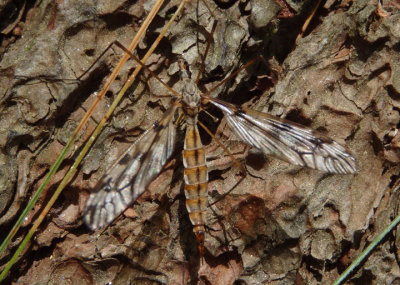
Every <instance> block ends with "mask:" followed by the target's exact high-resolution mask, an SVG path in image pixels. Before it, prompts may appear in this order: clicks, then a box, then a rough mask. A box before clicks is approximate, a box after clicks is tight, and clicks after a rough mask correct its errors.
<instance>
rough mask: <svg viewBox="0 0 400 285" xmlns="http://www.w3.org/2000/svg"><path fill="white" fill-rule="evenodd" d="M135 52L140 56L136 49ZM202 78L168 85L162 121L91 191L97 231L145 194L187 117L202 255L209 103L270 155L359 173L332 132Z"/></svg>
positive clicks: (188, 179) (186, 153)
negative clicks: (260, 107)
mask: <svg viewBox="0 0 400 285" xmlns="http://www.w3.org/2000/svg"><path fill="white" fill-rule="evenodd" d="M126 52H129V51H126ZM131 57H133V58H135V57H134V56H133V55H132V54H131ZM135 60H137V59H135ZM140 64H142V63H140ZM247 65H248V64H246V65H245V66H247ZM245 66H244V67H245ZM244 67H242V68H241V69H239V71H240V70H242V69H243V68H244ZM150 72H151V71H150ZM236 73H237V72H236ZM236 73H234V74H236ZM152 75H153V76H155V75H154V74H152ZM198 78H199V76H198ZM198 78H197V79H196V80H192V79H191V78H189V76H187V77H185V78H183V79H182V80H183V82H182V86H183V88H182V90H181V92H180V93H178V92H176V91H174V90H173V89H171V88H170V87H167V88H168V89H169V90H170V91H172V92H173V94H174V95H175V96H174V99H173V102H172V105H171V107H170V108H169V109H167V111H166V112H165V113H164V115H163V117H162V118H161V120H159V121H156V122H154V123H153V125H152V127H151V128H150V129H148V130H147V131H145V132H144V133H143V134H142V135H141V136H140V137H139V138H138V139H137V140H136V141H135V142H134V143H133V144H132V145H131V146H130V147H129V148H128V149H127V150H126V152H125V153H124V154H123V155H122V156H121V157H120V159H118V160H117V161H116V162H115V163H114V165H113V166H112V167H111V169H110V170H109V171H108V173H106V174H105V175H104V176H103V177H102V178H101V180H100V181H99V183H98V184H97V185H96V187H95V190H94V191H93V192H92V193H91V194H90V196H89V198H88V200H87V202H86V206H85V210H84V221H85V223H86V224H87V225H88V227H89V228H91V229H92V230H95V229H98V228H102V227H104V226H106V225H108V224H110V223H111V222H112V221H113V220H114V219H115V218H117V217H118V216H119V215H120V214H121V213H122V212H124V211H125V209H126V208H127V207H129V206H130V205H131V204H133V202H134V201H135V200H136V199H137V198H138V197H139V196H140V195H142V193H143V192H144V191H145V190H146V188H147V187H148V186H149V184H150V183H151V182H152V181H153V180H154V179H155V178H156V177H157V176H158V174H159V173H160V172H161V170H162V169H163V167H164V165H165V164H166V162H167V161H168V159H169V158H170V157H171V154H172V153H173V151H174V146H175V140H176V132H177V131H176V129H177V126H178V121H180V119H181V118H182V117H183V118H184V119H185V120H186V134H185V139H184V148H183V151H182V156H183V165H184V168H185V169H184V181H185V186H184V191H185V196H186V208H187V211H188V213H189V218H190V221H191V223H192V225H193V231H194V234H195V236H196V240H197V242H198V249H199V253H200V255H201V256H203V254H204V234H205V225H206V208H207V205H208V196H207V191H208V170H207V164H206V156H205V150H204V146H203V144H202V142H201V139H200V134H199V130H198V127H197V124H198V114H199V112H200V111H202V110H205V109H206V107H207V105H209V104H211V105H214V106H215V107H217V108H218V109H220V110H221V111H222V113H223V114H224V116H225V117H226V119H227V122H228V125H229V127H230V128H231V129H232V130H233V132H234V134H236V136H237V137H238V138H239V139H241V140H242V141H243V142H245V143H246V144H248V145H249V146H252V147H255V148H257V149H259V150H261V151H262V152H263V153H264V154H266V155H272V156H275V157H278V158H280V159H282V160H285V161H287V162H289V163H291V164H294V165H298V166H303V167H309V168H313V169H317V170H321V171H324V172H328V173H337V174H351V173H355V172H356V162H355V159H354V157H353V156H352V155H351V154H349V153H348V152H347V151H346V149H345V148H344V147H343V146H341V145H340V144H339V143H337V142H335V141H334V140H332V139H330V138H329V137H327V136H325V135H323V134H321V133H318V132H316V131H314V130H312V129H309V128H306V127H304V126H301V125H299V124H296V123H292V122H289V121H287V120H284V119H280V118H277V117H275V116H272V115H270V114H267V113H263V112H259V111H255V110H252V109H249V108H244V107H239V106H236V105H233V104H231V103H228V102H225V101H223V100H220V99H217V98H213V97H211V96H210V93H211V92H212V91H214V90H215V89H216V88H217V87H219V86H220V84H218V85H217V86H216V87H214V88H212V89H211V90H209V91H207V92H204V93H203V92H201V91H200V89H199V88H198V86H197V82H198ZM157 80H160V79H157ZM160 82H161V83H162V84H164V85H166V84H165V83H163V82H162V81H161V80H160ZM223 82H225V80H224V81H223ZM199 123H200V122H199Z"/></svg>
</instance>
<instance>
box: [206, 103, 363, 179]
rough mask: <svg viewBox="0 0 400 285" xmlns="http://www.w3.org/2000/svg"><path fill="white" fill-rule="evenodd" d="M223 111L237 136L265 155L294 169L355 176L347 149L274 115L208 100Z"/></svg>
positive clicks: (354, 163)
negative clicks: (302, 167) (293, 166)
mask: <svg viewBox="0 0 400 285" xmlns="http://www.w3.org/2000/svg"><path fill="white" fill-rule="evenodd" d="M209 100H210V102H211V103H212V104H213V105H215V106H217V107H218V108H220V109H221V110H222V112H223V113H224V115H225V116H226V118H227V120H228V124H229V126H230V127H231V128H232V130H233V131H234V132H235V134H236V135H237V136H238V137H239V138H240V139H241V140H243V141H244V142H245V143H247V144H248V145H251V146H253V147H256V148H258V149H260V150H261V151H263V152H264V153H265V154H268V155H273V156H276V157H278V158H280V159H283V160H285V161H287V162H290V163H292V164H294V165H299V166H307V167H310V168H314V169H318V170H322V171H325V172H330V173H341V174H347V173H355V172H356V162H355V159H354V157H353V156H351V155H350V154H349V153H347V152H346V149H345V148H344V147H342V146H341V145H340V144H338V143H337V142H335V141H333V140H332V139H330V138H328V137H326V136H324V135H322V134H320V133H317V132H315V131H313V130H311V129H308V128H305V127H303V126H300V125H298V124H295V123H291V122H288V121H286V120H282V119H279V118H276V117H274V116H272V115H269V114H266V113H262V112H258V111H254V110H250V109H246V108H243V109H241V108H240V107H237V106H235V105H232V104H229V103H226V102H224V101H221V100H218V99H212V98H209Z"/></svg>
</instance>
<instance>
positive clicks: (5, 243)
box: [0, 0, 185, 281]
mask: <svg viewBox="0 0 400 285" xmlns="http://www.w3.org/2000/svg"><path fill="white" fill-rule="evenodd" d="M163 2H164V0H159V1H158V2H157V3H156V4H155V5H154V7H153V9H152V11H151V12H150V14H149V15H148V17H147V18H146V20H145V22H144V23H143V25H142V27H141V28H140V30H139V31H138V33H137V34H136V36H135V38H134V40H133V41H132V43H131V45H130V46H129V48H128V49H129V50H133V49H134V48H135V47H136V46H137V44H138V42H139V40H140V38H141V36H142V35H143V34H144V32H145V31H146V30H147V28H148V26H149V25H150V23H151V21H152V20H153V18H154V16H155V15H156V14H157V12H158V10H159V9H160V7H161V5H162V4H163ZM184 2H185V1H184V0H183V1H182V3H181V6H182V8H183V4H184ZM181 6H180V7H181ZM182 8H180V9H179V10H177V12H176V13H175V15H174V17H173V18H172V19H171V20H170V22H169V23H168V24H167V27H170V25H171V24H172V23H171V21H173V20H174V19H175V18H176V15H177V13H179V11H180V10H181V9H182ZM165 32H166V30H165V31H164V32H163V33H162V36H163V35H164V34H165ZM160 40H161V39H159V40H158V41H156V42H155V44H156V45H157V44H158V43H159V41H160ZM153 46H154V44H153ZM153 46H152V47H153ZM154 49H155V47H154V48H153V49H152V51H151V52H153V51H154ZM150 54H151V53H150ZM150 54H149V55H147V54H146V55H147V57H146V59H147V58H148V57H149V56H150ZM129 58H130V56H129V55H127V54H125V55H124V56H123V58H122V59H121V61H120V62H119V64H118V65H117V67H116V68H115V69H114V71H113V73H112V74H111V76H110V78H109V79H108V81H107V83H106V86H105V87H104V88H103V90H102V92H101V94H103V96H104V94H105V93H106V92H107V90H108V88H109V86H110V85H111V83H112V81H113V80H114V79H115V77H116V76H117V74H118V72H119V70H120V68H121V67H122V65H123V64H124V63H125V62H126V61H127V60H128V59H129ZM140 69H141V66H138V68H136V70H135V71H134V73H133V74H132V75H131V76H130V78H129V79H128V81H127V82H126V83H125V85H124V87H123V88H122V89H121V91H120V92H119V94H118V96H117V98H116V99H115V100H114V103H113V104H112V105H111V107H110V109H109V110H108V112H107V114H106V115H105V116H104V118H103V120H102V122H101V123H100V124H99V126H98V127H97V128H96V130H95V131H94V132H93V134H92V136H91V137H90V139H89V141H88V142H87V144H86V145H85V147H84V148H83V149H82V151H81V153H80V154H79V156H78V158H77V159H76V161H75V162H74V164H73V165H72V166H71V168H70V169H69V171H68V173H67V174H66V175H65V177H64V179H63V180H62V181H61V183H60V185H59V186H58V187H57V189H56V191H55V193H54V194H53V196H52V197H51V199H50V201H49V202H48V204H47V205H46V207H45V208H44V210H43V211H42V213H41V214H40V216H39V217H38V219H37V220H36V221H35V223H34V225H33V226H32V228H31V229H30V231H29V232H28V234H27V235H26V236H25V238H24V239H23V241H22V242H21V244H20V246H19V247H18V249H17V250H16V252H15V253H14V255H13V256H12V257H11V259H10V260H9V262H8V263H7V265H6V266H5V268H4V269H3V271H2V272H1V274H0V281H2V280H3V279H4V278H5V276H6V275H7V273H8V271H9V270H10V269H11V267H12V265H13V264H14V263H15V261H16V260H17V258H18V257H19V255H20V254H21V252H22V251H23V250H24V248H25V247H26V245H27V244H28V242H29V241H30V239H31V238H32V236H33V234H34V233H35V231H36V230H37V228H38V227H39V225H40V223H41V222H42V221H43V219H44V218H45V216H46V214H47V212H48V211H49V210H50V208H51V207H52V206H53V204H54V202H55V201H56V199H57V198H58V196H59V195H60V193H61V191H62V190H63V189H64V187H65V186H66V185H67V183H68V181H69V179H70V177H71V176H72V175H73V174H74V173H75V170H76V168H77V167H78V165H79V163H80V162H81V160H82V159H83V157H84V156H85V154H86V153H87V151H88V150H89V149H90V147H91V145H92V144H93V142H94V141H95V139H96V137H97V136H98V134H99V133H100V131H101V129H102V127H103V125H104V123H105V122H106V120H107V119H108V118H109V116H111V114H112V112H113V110H114V109H115V107H116V106H117V104H118V103H119V101H120V100H121V99H122V97H123V95H124V94H125V92H126V90H127V89H128V88H129V87H130V85H131V84H132V82H133V80H134V78H135V77H136V75H137V74H138V73H139V71H140ZM116 71H117V72H116ZM105 89H107V90H105ZM101 94H99V99H98V100H96V102H97V103H96V102H95V103H94V104H93V105H92V106H91V108H90V109H89V110H88V112H87V113H86V115H85V117H84V118H83V119H82V121H81V123H80V124H79V126H78V127H77V129H76V130H75V132H74V134H73V135H72V137H71V139H70V140H69V141H68V143H67V145H66V146H65V147H64V149H63V150H62V151H61V153H60V155H59V157H58V158H57V160H56V162H55V163H54V165H53V166H52V167H51V169H50V171H49V173H48V174H47V175H46V178H45V179H44V181H43V183H42V184H41V185H40V187H39V188H38V190H37V191H36V193H35V195H34V196H33V198H32V199H31V200H30V201H29V203H28V205H27V207H26V208H25V209H24V211H23V213H22V214H21V215H20V217H19V218H18V220H17V223H16V224H15V225H14V227H13V228H12V230H11V231H10V233H9V234H8V236H7V237H6V239H5V240H4V241H3V243H2V244H1V246H0V253H1V252H3V251H4V250H5V249H6V248H7V246H8V244H9V243H10V241H11V239H12V238H13V236H14V235H15V233H16V232H17V231H18V229H19V228H20V226H21V224H22V222H23V220H24V219H25V217H26V216H27V215H28V213H29V212H30V210H31V209H32V208H33V206H34V205H35V203H36V202H37V200H38V199H39V197H40V196H41V194H42V192H43V190H44V189H45V188H46V187H47V185H48V183H49V182H50V180H51V178H52V176H53V175H54V174H55V172H56V171H57V170H58V168H59V166H60V165H61V163H62V161H63V159H64V157H65V156H66V154H67V153H68V152H69V150H70V148H71V146H72V145H73V144H74V143H75V141H76V138H77V135H78V133H79V132H80V130H81V129H82V127H83V125H84V124H85V123H86V122H87V120H88V119H89V118H90V116H91V113H92V112H93V110H94V108H95V107H96V105H97V104H98V102H99V101H100V99H101V98H102V97H103V96H101Z"/></svg>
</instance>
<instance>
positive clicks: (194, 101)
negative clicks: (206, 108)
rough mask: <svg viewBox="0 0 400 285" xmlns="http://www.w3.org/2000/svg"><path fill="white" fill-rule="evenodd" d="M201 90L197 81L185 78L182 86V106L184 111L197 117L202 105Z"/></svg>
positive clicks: (190, 115)
mask: <svg viewBox="0 0 400 285" xmlns="http://www.w3.org/2000/svg"><path fill="white" fill-rule="evenodd" d="M200 93H201V92H200V90H199V88H198V87H197V85H196V83H195V82H194V81H193V80H191V79H189V78H185V79H184V82H183V87H182V105H183V106H182V107H183V110H184V112H185V113H186V114H187V115H188V116H189V117H195V116H196V115H197V114H198V113H199V111H200V107H201V96H200Z"/></svg>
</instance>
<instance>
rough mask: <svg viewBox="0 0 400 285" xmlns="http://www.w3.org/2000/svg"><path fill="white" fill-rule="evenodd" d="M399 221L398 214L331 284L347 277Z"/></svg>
mask: <svg viewBox="0 0 400 285" xmlns="http://www.w3.org/2000/svg"><path fill="white" fill-rule="evenodd" d="M399 222H400V215H398V216H397V217H396V219H394V220H393V221H392V222H391V223H390V224H389V225H388V226H387V227H386V228H385V229H384V230H383V231H382V232H381V233H380V234H379V235H378V236H377V237H376V238H375V239H374V240H373V241H372V242H371V244H370V245H369V246H368V247H367V248H366V249H364V251H363V252H362V253H361V254H360V255H359V256H358V257H357V258H356V259H355V260H354V261H353V262H352V263H351V264H350V266H349V267H347V268H346V270H345V271H343V273H342V274H341V275H340V276H339V278H338V279H336V281H335V282H334V283H333V285H339V284H342V283H343V282H344V280H346V278H348V277H349V275H350V273H351V272H352V271H353V270H354V269H355V268H357V267H358V266H359V265H360V264H361V263H362V262H363V261H364V260H365V259H366V258H367V257H368V256H369V255H370V253H371V252H372V250H373V249H374V248H375V247H376V246H377V245H378V244H379V243H380V242H381V241H382V240H383V239H384V238H385V236H386V235H387V234H388V233H390V232H391V231H392V230H393V229H394V228H395V227H396V226H397V225H398V224H399Z"/></svg>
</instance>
